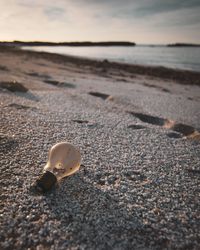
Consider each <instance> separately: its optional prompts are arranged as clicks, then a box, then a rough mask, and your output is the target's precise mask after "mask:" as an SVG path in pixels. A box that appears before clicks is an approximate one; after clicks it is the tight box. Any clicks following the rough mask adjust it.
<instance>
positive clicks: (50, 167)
mask: <svg viewBox="0 0 200 250" xmlns="http://www.w3.org/2000/svg"><path fill="white" fill-rule="evenodd" d="M80 164H81V154H80V152H79V150H78V149H77V148H75V147H74V146H73V145H72V144H70V143H68V142H60V143H57V144H56V145H54V146H53V147H52V148H51V149H50V151H49V157H48V161H47V163H46V165H45V166H44V173H43V175H42V176H41V177H40V178H39V179H38V180H37V181H36V189H37V190H39V191H43V192H45V191H48V190H49V189H51V188H52V187H53V186H54V184H55V183H56V182H57V181H60V180H61V179H62V178H64V177H66V176H69V175H71V174H73V173H75V172H76V171H78V170H79V168H80Z"/></svg>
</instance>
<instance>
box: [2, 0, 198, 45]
mask: <svg viewBox="0 0 200 250" xmlns="http://www.w3.org/2000/svg"><path fill="white" fill-rule="evenodd" d="M0 11H1V14H0V40H26V41H28V40H41V41H55V42H56V41H85V40H87V41H88V40H91V41H105V40H106V41H107V40H121V41H122V40H124V41H125V40H126V41H134V42H136V43H155V44H157V43H173V42H192V43H200V14H199V13H200V0H53V1H51V0H0Z"/></svg>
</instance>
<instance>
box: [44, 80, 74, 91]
mask: <svg viewBox="0 0 200 250" xmlns="http://www.w3.org/2000/svg"><path fill="white" fill-rule="evenodd" d="M44 82H45V83H48V84H51V85H54V86H58V87H65V88H71V89H74V88H76V85H74V84H72V83H68V82H59V81H55V80H45V81H44Z"/></svg>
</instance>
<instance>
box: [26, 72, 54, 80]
mask: <svg viewBox="0 0 200 250" xmlns="http://www.w3.org/2000/svg"><path fill="white" fill-rule="evenodd" d="M26 74H27V75H29V76H33V77H39V78H46V79H50V78H51V76H49V75H46V74H39V73H37V72H31V73H26Z"/></svg>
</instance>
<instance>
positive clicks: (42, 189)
mask: <svg viewBox="0 0 200 250" xmlns="http://www.w3.org/2000/svg"><path fill="white" fill-rule="evenodd" d="M56 182H57V178H56V176H55V175H54V174H53V173H51V172H49V171H47V172H45V173H44V174H43V175H42V176H41V177H39V178H38V179H37V180H36V182H35V191H36V192H39V193H46V192H47V191H49V190H51V189H52V188H53V186H54V185H55V184H56Z"/></svg>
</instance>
